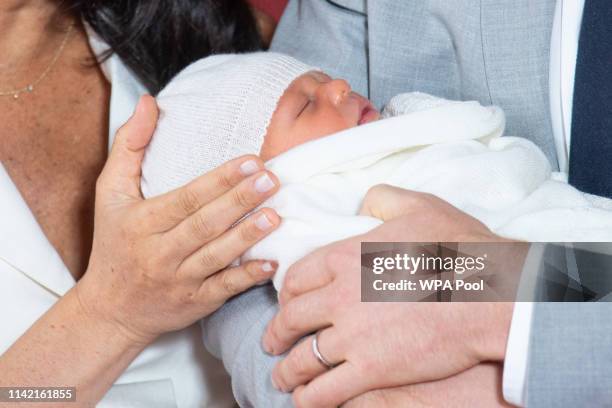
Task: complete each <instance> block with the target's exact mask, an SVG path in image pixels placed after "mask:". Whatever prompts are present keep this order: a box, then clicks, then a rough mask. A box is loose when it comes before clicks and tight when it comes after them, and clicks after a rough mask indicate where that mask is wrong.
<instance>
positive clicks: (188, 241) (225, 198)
mask: <svg viewBox="0 0 612 408" xmlns="http://www.w3.org/2000/svg"><path fill="white" fill-rule="evenodd" d="M278 185H279V182H278V180H277V179H276V177H275V176H274V175H273V174H272V173H270V172H267V171H261V172H258V173H256V174H254V175H252V176H251V177H248V178H247V179H245V180H243V181H242V182H240V184H238V185H237V186H236V187H235V188H233V189H231V190H229V191H227V192H226V193H225V194H223V195H222V196H221V197H219V198H218V199H216V200H213V201H212V202H210V203H209V204H207V205H205V206H204V207H202V208H200V209H199V210H198V211H197V212H195V213H194V214H192V215H191V216H189V217H187V218H186V219H185V220H184V221H183V222H181V223H180V224H179V225H178V226H176V227H175V228H174V229H173V230H171V231H168V232H167V234H166V235H167V237H166V239H168V240H169V242H173V243H175V244H176V245H179V246H180V248H177V249H180V250H181V251H182V252H183V253H185V254H190V253H193V252H194V251H196V250H197V249H199V248H201V247H202V246H203V245H205V244H206V243H208V242H211V241H212V240H214V239H216V238H217V237H219V236H220V235H221V234H223V233H224V232H225V231H227V230H228V228H230V227H231V226H232V225H233V224H234V223H235V222H236V221H238V220H239V219H240V218H242V217H243V216H244V215H245V214H246V213H248V212H249V211H251V210H252V209H253V208H255V207H257V206H258V205H259V204H261V203H262V202H263V201H265V200H266V199H267V198H269V197H270V196H272V195H273V194H274V193H275V192H276V191H277V190H278ZM256 226H257V225H256ZM246 232H247V233H250V231H246ZM255 232H257V234H255ZM264 232H265V231H264ZM250 235H251V236H252V235H261V233H260V231H259V230H257V231H254V232H252V233H250Z"/></svg>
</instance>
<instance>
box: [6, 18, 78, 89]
mask: <svg viewBox="0 0 612 408" xmlns="http://www.w3.org/2000/svg"><path fill="white" fill-rule="evenodd" d="M73 29H74V23H72V24H70V27H68V30H67V31H66V34H65V35H64V39H63V40H62V43H61V44H60V46H59V48H58V49H57V51H56V52H55V55H54V56H53V59H52V60H51V62H50V63H49V65H47V68H45V70H44V71H43V72H42V74H40V76H39V77H38V78H36V80H35V81H34V82H32V83H30V84H28V85H26V86H24V87H23V88H17V89H11V90H9V91H2V90H0V96H12V97H13V99H19V95H21V94H22V93H25V92H34V88H35V87H37V86H38V84H40V83H41V82H42V81H43V79H45V78H46V77H47V75H49V72H50V71H51V69H52V68H53V67H54V66H55V64H56V63H57V61H58V60H59V57H60V55H62V52H63V51H64V48H66V44H67V43H68V39H69V38H70V34H72V30H73Z"/></svg>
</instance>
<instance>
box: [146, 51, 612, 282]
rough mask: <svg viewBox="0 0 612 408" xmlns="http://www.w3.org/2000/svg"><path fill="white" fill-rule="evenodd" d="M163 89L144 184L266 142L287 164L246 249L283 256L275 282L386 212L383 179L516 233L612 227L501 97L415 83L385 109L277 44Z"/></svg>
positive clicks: (560, 236) (197, 67) (603, 233)
mask: <svg viewBox="0 0 612 408" xmlns="http://www.w3.org/2000/svg"><path fill="white" fill-rule="evenodd" d="M157 102H158V105H159V107H160V112H161V115H160V119H159V122H158V126H157V129H156V132H155V135H154V137H153V140H152V142H151V145H150V146H149V148H148V150H147V154H146V156H145V161H144V163H143V177H142V191H143V194H144V195H145V197H150V196H153V195H157V194H161V193H164V192H166V191H169V190H171V189H174V188H177V187H180V186H182V185H184V184H186V183H187V182H189V181H191V180H192V179H194V178H196V177H198V176H200V175H202V174H204V173H206V172H207V171H210V170H212V169H213V168H215V167H217V166H218V165H220V164H222V163H224V162H226V161H228V160H230V159H233V158H235V157H237V156H240V155H243V154H260V155H261V156H262V158H263V159H264V160H266V161H267V163H266V166H267V167H268V168H269V169H270V170H271V171H272V172H274V174H275V175H276V176H278V178H279V180H280V182H281V187H280V189H279V191H278V192H277V193H276V194H275V195H274V196H273V197H272V198H270V199H269V200H267V201H266V202H265V203H264V205H265V206H267V207H271V208H274V209H275V210H276V211H277V212H278V214H279V215H280V216H281V217H282V219H283V222H282V224H281V225H280V227H279V228H278V229H277V230H276V231H274V232H273V233H272V234H270V235H269V236H268V237H266V238H265V239H264V240H262V241H260V242H259V243H257V244H256V245H255V246H253V248H251V249H250V250H248V251H247V252H246V253H245V254H243V256H242V259H243V260H249V259H276V260H278V270H277V273H276V276H275V277H274V284H275V286H276V288H277V289H280V287H281V286H282V281H283V277H284V273H285V272H286V270H287V268H288V267H289V266H290V265H291V264H292V263H294V262H295V261H297V260H298V259H300V258H302V257H303V256H305V255H306V254H308V253H309V252H311V251H312V250H314V249H316V248H318V247H321V246H323V245H326V244H328V243H331V242H334V241H338V240H341V239H344V238H347V237H350V236H355V235H359V234H362V233H365V232H366V231H368V230H370V229H372V228H375V227H376V226H378V225H380V224H381V223H382V221H381V220H378V219H375V218H372V217H367V216H361V215H359V208H360V206H361V203H362V200H363V198H364V196H365V194H366V193H367V191H368V189H369V188H371V187H373V186H374V185H376V184H380V183H386V184H390V185H394V186H397V187H401V188H406V189H411V190H417V191H423V192H428V193H431V194H434V195H437V196H439V197H440V198H442V199H444V200H446V201H448V202H450V203H451V204H453V205H454V206H456V207H458V208H459V209H461V210H463V211H465V212H467V213H468V214H470V215H472V216H474V217H476V218H477V219H479V220H480V221H482V222H483V223H485V224H486V225H487V226H488V227H489V228H491V229H492V230H493V231H494V232H496V233H497V234H499V235H501V236H505V237H510V238H517V239H524V240H531V241H551V242H555V241H559V242H561V241H566V242H571V241H609V240H612V215H611V214H612V212H611V210H612V205H610V203H612V201H607V202H605V203H601V202H595V201H594V200H592V197H589V196H586V195H584V194H582V193H580V192H578V191H577V190H575V189H574V188H572V187H571V186H569V185H568V184H567V183H566V182H565V181H564V180H563V175H561V174H557V173H552V171H551V168H550V165H549V163H548V160H547V159H546V157H545V156H544V154H543V153H542V152H541V151H540V150H539V149H538V148H537V147H536V146H535V145H534V144H533V143H531V142H529V141H528V140H526V139H523V138H517V137H503V138H502V137H500V136H501V135H502V134H503V130H504V123H505V118H504V114H503V112H502V111H501V109H499V108H497V107H485V106H481V105H480V104H479V103H478V102H457V101H448V100H444V99H440V98H436V97H433V96H430V95H424V94H419V93H411V94H402V95H398V96H396V97H395V98H393V99H392V100H391V101H390V102H389V104H388V105H387V106H386V107H385V110H384V111H383V113H382V115H380V114H379V113H378V112H377V111H376V110H375V109H374V108H373V107H372V105H371V104H370V102H369V101H368V100H367V99H366V98H364V97H363V96H360V95H358V94H356V93H354V92H351V89H350V86H349V85H348V84H347V83H346V81H343V80H333V79H332V78H330V77H329V76H327V75H326V74H324V73H322V72H320V70H317V69H315V68H313V67H310V66H307V65H305V64H303V63H301V62H300V61H297V60H295V59H293V58H290V57H288V56H284V55H280V54H274V53H254V54H242V55H221V56H214V57H209V58H206V59H203V60H201V61H198V62H196V63H194V64H192V65H190V66H189V67H187V68H186V69H185V70H184V71H182V72H181V73H180V74H179V75H178V76H177V77H176V78H174V79H173V80H172V81H171V82H170V84H169V85H168V86H167V87H166V88H165V89H164V90H163V91H162V92H161V93H160V94H159V96H158V97H157ZM381 116H382V117H384V118H385V119H384V120H378V119H379V118H380V117H381ZM360 125H364V126H360ZM324 136H325V137H324ZM561 220H562V221H561Z"/></svg>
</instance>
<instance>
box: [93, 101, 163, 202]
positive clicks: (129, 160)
mask: <svg viewBox="0 0 612 408" xmlns="http://www.w3.org/2000/svg"><path fill="white" fill-rule="evenodd" d="M158 114H159V112H158V110H157V105H156V103H155V99H154V98H153V97H152V96H151V95H143V96H142V97H141V98H140V100H139V101H138V105H136V109H135V110H134V113H133V114H132V117H130V119H129V120H128V121H127V122H126V123H125V124H124V125H123V126H122V127H121V128H120V129H119V130H118V131H117V133H116V135H115V140H114V142H113V147H112V148H111V151H110V153H109V155H108V160H107V161H106V165H105V166H104V169H103V170H102V174H101V175H100V179H99V182H98V185H99V186H100V187H101V189H102V190H103V193H109V194H113V195H115V196H117V198H122V199H126V198H127V199H131V200H138V199H142V195H141V193H140V173H141V166H142V160H143V158H144V153H145V148H146V147H147V145H148V144H149V142H150V141H151V137H152V136H153V132H154V131H155V125H156V124H157V118H158Z"/></svg>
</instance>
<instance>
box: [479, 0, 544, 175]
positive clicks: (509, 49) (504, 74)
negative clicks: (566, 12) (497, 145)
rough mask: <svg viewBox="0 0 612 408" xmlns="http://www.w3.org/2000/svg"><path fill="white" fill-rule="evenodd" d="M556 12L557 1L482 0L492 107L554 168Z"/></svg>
mask: <svg viewBox="0 0 612 408" xmlns="http://www.w3.org/2000/svg"><path fill="white" fill-rule="evenodd" d="M554 11H555V0H481V30H482V46H483V54H484V64H485V67H484V68H485V72H486V77H487V83H488V87H489V92H490V96H491V102H492V103H493V104H495V105H499V106H502V107H503V108H504V109H505V111H506V114H507V115H508V123H509V124H515V126H514V128H512V127H509V128H508V133H509V134H513V135H517V136H524V137H527V138H528V139H530V140H531V141H533V142H534V143H536V144H537V145H538V146H540V147H541V148H542V149H543V150H544V151H545V153H546V154H547V156H548V157H549V158H550V159H551V160H553V161H554V163H553V165H555V164H556V151H555V148H554V140H552V138H551V135H552V128H551V121H550V108H549V103H550V98H549V86H548V84H549V79H548V77H549V67H550V41H551V33H552V25H553V19H554ZM521 125H524V126H523V127H521Z"/></svg>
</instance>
